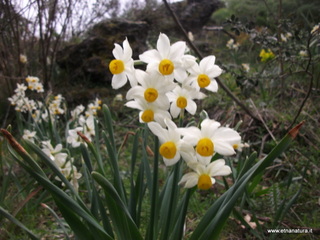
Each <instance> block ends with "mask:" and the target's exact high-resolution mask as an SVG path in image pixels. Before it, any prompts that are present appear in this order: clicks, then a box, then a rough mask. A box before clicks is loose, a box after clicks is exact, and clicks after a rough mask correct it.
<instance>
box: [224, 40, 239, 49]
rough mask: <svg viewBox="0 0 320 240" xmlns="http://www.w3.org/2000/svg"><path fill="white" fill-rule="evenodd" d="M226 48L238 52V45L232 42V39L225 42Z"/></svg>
mask: <svg viewBox="0 0 320 240" xmlns="http://www.w3.org/2000/svg"><path fill="white" fill-rule="evenodd" d="M226 46H227V48H229V49H233V50H238V48H239V47H240V44H239V43H235V42H234V39H232V38H231V39H230V40H229V41H228V42H227V45H226Z"/></svg>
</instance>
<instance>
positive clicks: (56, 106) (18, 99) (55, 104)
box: [8, 76, 102, 190]
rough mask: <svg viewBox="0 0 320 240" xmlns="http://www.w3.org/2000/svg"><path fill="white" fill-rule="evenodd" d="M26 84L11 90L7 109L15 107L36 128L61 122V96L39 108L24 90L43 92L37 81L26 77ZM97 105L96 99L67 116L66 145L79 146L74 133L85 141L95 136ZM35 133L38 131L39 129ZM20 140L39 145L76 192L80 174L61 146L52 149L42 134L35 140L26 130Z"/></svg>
mask: <svg viewBox="0 0 320 240" xmlns="http://www.w3.org/2000/svg"><path fill="white" fill-rule="evenodd" d="M26 82H27V84H28V86H26V85H25V84H24V83H21V84H19V83H18V84H17V88H16V89H15V90H14V92H15V94H14V95H13V96H12V97H10V98H8V100H9V101H10V103H11V105H13V106H15V110H16V111H17V112H21V113H25V114H29V116H31V117H32V119H33V121H34V122H35V123H36V125H38V124H39V123H48V122H49V120H50V121H51V123H54V122H55V121H58V120H59V119H61V118H59V116H61V115H63V114H65V115H66V112H67V111H66V110H67V109H66V104H65V99H64V97H63V96H62V95H61V94H58V95H55V96H52V95H49V96H48V97H47V99H46V101H44V102H45V104H43V103H42V101H38V100H33V99H30V98H29V97H27V91H28V90H29V91H31V92H36V93H42V92H44V89H43V86H42V84H41V82H40V80H39V78H38V77H31V76H28V77H27V78H26ZM101 104H102V102H101V100H100V99H98V98H96V99H95V100H94V101H93V102H91V103H89V104H88V106H87V107H84V106H83V105H79V106H77V107H76V108H75V109H73V110H72V111H71V112H70V114H71V117H70V121H69V123H70V124H69V125H68V126H73V127H74V128H73V129H68V131H67V139H66V141H67V143H68V144H70V145H71V146H72V147H74V148H76V147H79V146H80V144H81V142H82V139H81V138H80V137H79V135H78V133H77V132H79V131H80V132H82V134H84V136H86V137H87V138H88V139H89V140H91V138H92V136H94V135H95V124H94V121H95V118H94V116H96V115H97V113H98V111H99V110H100V109H101ZM66 116H67V115H66ZM32 128H35V127H32ZM35 129H37V130H39V128H35ZM22 138H23V139H27V140H29V141H31V142H33V143H35V142H36V141H37V143H40V144H41V145H42V151H43V152H44V153H46V154H47V155H48V156H49V157H50V159H51V160H52V161H53V162H54V163H55V164H56V166H57V167H58V168H59V169H60V171H61V172H62V174H63V175H64V176H65V177H66V178H67V179H69V180H70V183H71V184H72V185H73V186H74V188H75V189H76V190H77V189H78V186H79V185H78V179H79V178H80V177H81V173H79V172H78V171H77V168H76V167H75V166H74V165H73V164H72V162H73V158H72V157H68V154H67V153H65V152H62V148H63V145H62V143H58V144H57V145H56V146H55V147H53V146H52V144H51V142H50V141H48V140H46V139H47V137H46V136H45V135H44V134H43V133H42V134H39V136H37V132H36V131H31V130H30V129H24V130H23V136H22Z"/></svg>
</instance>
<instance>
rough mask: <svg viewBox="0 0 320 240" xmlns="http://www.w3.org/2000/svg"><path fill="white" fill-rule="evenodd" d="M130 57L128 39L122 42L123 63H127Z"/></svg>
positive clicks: (130, 50) (130, 51)
mask: <svg viewBox="0 0 320 240" xmlns="http://www.w3.org/2000/svg"><path fill="white" fill-rule="evenodd" d="M131 57H132V49H131V47H130V44H129V42H128V39H126V40H124V41H123V61H125V62H126V61H128V60H129V59H131Z"/></svg>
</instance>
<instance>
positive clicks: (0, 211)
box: [0, 206, 40, 240]
mask: <svg viewBox="0 0 320 240" xmlns="http://www.w3.org/2000/svg"><path fill="white" fill-rule="evenodd" d="M0 213H1V215H2V216H4V217H5V218H7V219H9V220H10V221H11V222H13V223H14V224H16V225H17V226H18V227H20V228H21V229H23V230H24V231H26V232H27V234H28V235H29V237H30V238H31V239H32V240H39V239H40V238H39V237H38V236H36V235H35V234H34V233H33V232H31V231H30V230H29V229H28V228H27V227H26V226H25V225H23V224H22V223H21V222H20V221H19V220H18V219H16V218H15V217H14V216H12V215H11V214H10V213H9V212H7V211H6V210H5V209H4V208H2V207H1V206H0Z"/></svg>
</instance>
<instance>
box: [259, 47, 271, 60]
mask: <svg viewBox="0 0 320 240" xmlns="http://www.w3.org/2000/svg"><path fill="white" fill-rule="evenodd" d="M259 57H260V58H261V62H267V61H269V60H272V59H274V58H275V55H274V53H273V52H272V51H271V50H270V49H268V50H265V49H262V50H261V51H260V54H259Z"/></svg>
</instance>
